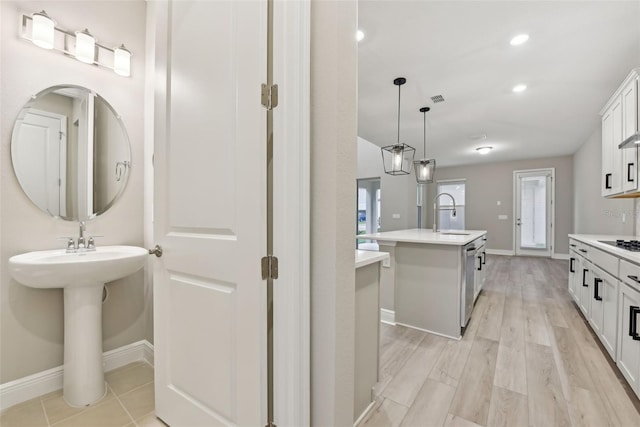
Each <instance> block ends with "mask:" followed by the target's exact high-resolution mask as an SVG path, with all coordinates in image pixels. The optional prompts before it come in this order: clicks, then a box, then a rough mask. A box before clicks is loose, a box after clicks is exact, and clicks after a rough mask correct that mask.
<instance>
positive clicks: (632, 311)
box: [629, 305, 640, 341]
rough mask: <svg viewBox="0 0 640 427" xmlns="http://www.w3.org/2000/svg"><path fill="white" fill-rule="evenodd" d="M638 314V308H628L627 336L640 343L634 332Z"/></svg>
mask: <svg viewBox="0 0 640 427" xmlns="http://www.w3.org/2000/svg"><path fill="white" fill-rule="evenodd" d="M638 313H640V307H638V306H635V305H631V306H629V336H630V337H631V338H633V339H634V340H636V341H640V336H639V335H638V331H637V330H636V329H637V327H638V316H637V314H638Z"/></svg>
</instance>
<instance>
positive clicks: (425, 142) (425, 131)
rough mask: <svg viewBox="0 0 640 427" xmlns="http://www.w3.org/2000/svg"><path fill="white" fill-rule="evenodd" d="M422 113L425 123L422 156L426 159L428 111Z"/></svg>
mask: <svg viewBox="0 0 640 427" xmlns="http://www.w3.org/2000/svg"><path fill="white" fill-rule="evenodd" d="M422 115H423V116H424V124H423V132H422V135H424V140H423V141H424V142H423V143H422V156H423V157H424V158H425V159H426V158H427V112H426V111H425V112H423V113H422Z"/></svg>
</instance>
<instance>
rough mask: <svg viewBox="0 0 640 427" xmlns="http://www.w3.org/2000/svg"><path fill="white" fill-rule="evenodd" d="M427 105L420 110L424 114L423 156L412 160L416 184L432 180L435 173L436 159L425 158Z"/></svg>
mask: <svg viewBox="0 0 640 427" xmlns="http://www.w3.org/2000/svg"><path fill="white" fill-rule="evenodd" d="M429 109H430V108H429V107H422V108H421V109H420V112H421V113H422V114H423V115H424V142H423V144H424V145H423V152H422V155H423V156H424V157H425V158H423V159H420V160H416V161H414V162H413V166H414V169H415V171H416V181H417V182H418V184H429V183H432V182H433V179H434V176H435V174H436V159H427V158H426V157H427V111H429Z"/></svg>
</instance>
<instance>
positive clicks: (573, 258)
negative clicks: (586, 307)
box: [568, 250, 578, 301]
mask: <svg viewBox="0 0 640 427" xmlns="http://www.w3.org/2000/svg"><path fill="white" fill-rule="evenodd" d="M577 259H578V254H576V253H575V252H574V251H573V250H571V251H569V287H568V289H569V295H571V298H573V300H574V301H578V297H577V296H576V285H577V283H578V282H577V280H576V277H577V276H578V273H577V270H576V268H577V265H576V264H577Z"/></svg>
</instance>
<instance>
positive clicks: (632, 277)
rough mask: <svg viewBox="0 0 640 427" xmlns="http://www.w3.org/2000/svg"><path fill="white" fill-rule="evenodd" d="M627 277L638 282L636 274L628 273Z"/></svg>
mask: <svg viewBox="0 0 640 427" xmlns="http://www.w3.org/2000/svg"><path fill="white" fill-rule="evenodd" d="M627 277H628V278H629V279H631V280H633V281H634V282H636V283H640V280H639V279H638V276H632V275H628V276H627Z"/></svg>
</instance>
